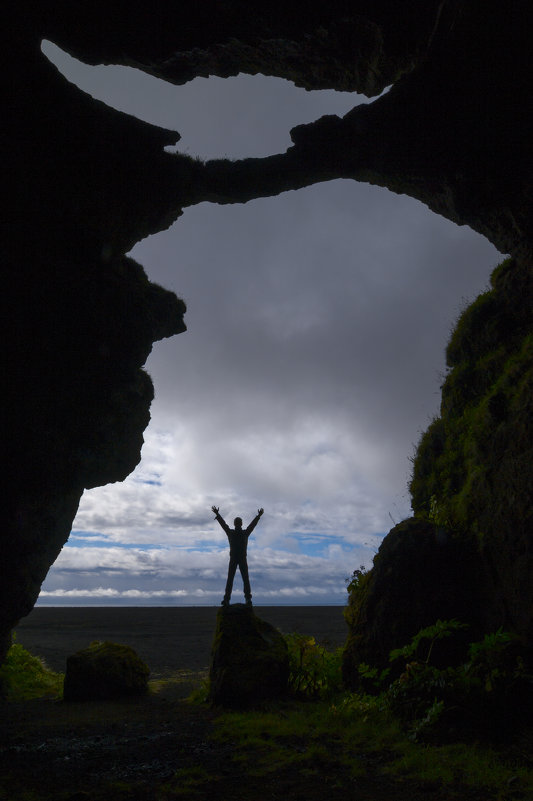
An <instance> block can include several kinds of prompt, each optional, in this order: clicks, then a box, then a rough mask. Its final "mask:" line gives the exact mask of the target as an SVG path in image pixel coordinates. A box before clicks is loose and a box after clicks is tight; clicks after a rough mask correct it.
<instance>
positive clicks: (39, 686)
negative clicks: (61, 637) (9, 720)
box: [0, 637, 64, 701]
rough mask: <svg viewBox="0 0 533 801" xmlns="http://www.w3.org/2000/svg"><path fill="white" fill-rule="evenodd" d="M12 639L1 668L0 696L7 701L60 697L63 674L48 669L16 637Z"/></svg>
mask: <svg viewBox="0 0 533 801" xmlns="http://www.w3.org/2000/svg"><path fill="white" fill-rule="evenodd" d="M13 639H14V642H13V645H12V646H11V648H10V649H9V651H8V653H7V656H6V659H5V661H4V663H3V664H2V666H1V667H0V695H2V696H4V697H5V698H7V699H8V700H10V701H26V700H29V699H31V698H42V697H51V698H60V697H61V695H62V693H63V679H64V675H63V674H62V673H54V671H52V670H49V669H48V668H47V667H46V665H45V663H44V661H43V660H42V659H40V658H39V657H38V656H33V655H32V654H30V652H29V651H27V650H26V649H25V648H23V647H22V645H20V644H19V643H17V642H16V640H15V637H14V638H13Z"/></svg>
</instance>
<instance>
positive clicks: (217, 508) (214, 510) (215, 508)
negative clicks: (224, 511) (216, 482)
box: [211, 506, 220, 515]
mask: <svg viewBox="0 0 533 801" xmlns="http://www.w3.org/2000/svg"><path fill="white" fill-rule="evenodd" d="M219 508H220V507H219V506H212V507H211V509H212V510H213V512H214V513H215V514H216V515H217V514H218V510H219Z"/></svg>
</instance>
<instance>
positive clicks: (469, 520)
mask: <svg viewBox="0 0 533 801" xmlns="http://www.w3.org/2000/svg"><path fill="white" fill-rule="evenodd" d="M446 356H447V364H448V373H447V376H446V379H445V381H444V384H443V386H442V404H441V415H440V417H438V418H437V419H435V420H434V421H433V423H432V424H431V426H430V427H429V428H428V430H427V431H426V433H425V434H424V435H423V437H422V439H421V441H420V443H419V445H418V448H417V452H416V456H415V459H414V464H413V475H412V480H411V483H410V490H411V494H412V505H413V510H414V513H415V518H414V519H412V520H407V521H405V522H404V523H402V524H400V525H399V526H396V527H395V528H394V529H393V530H392V531H391V532H390V533H389V534H388V536H387V537H386V538H385V540H384V542H383V544H382V546H381V548H380V549H379V552H378V554H377V556H376V558H375V559H374V566H373V568H372V570H371V571H370V573H368V574H367V575H366V576H364V579H362V580H361V581H360V582H359V586H357V587H354V589H353V592H352V594H351V598H350V604H349V607H348V612H347V619H348V622H349V625H350V631H351V634H350V639H349V642H348V647H347V650H346V655H345V675H346V677H347V680H348V682H351V683H355V682H356V678H355V677H356V666H357V664H358V663H359V662H367V663H371V664H372V663H378V664H385V663H386V661H387V657H388V653H389V651H390V650H391V649H392V648H396V647H399V646H401V645H402V644H405V643H406V642H408V641H409V640H410V639H411V637H412V636H413V635H414V634H416V632H417V631H418V630H419V629H420V628H423V627H425V626H428V625H431V624H432V623H434V622H435V621H436V620H437V619H439V618H440V619H450V618H458V619H460V620H462V621H465V622H468V624H469V625H470V633H469V636H470V639H471V640H474V639H475V637H476V635H481V634H483V633H487V632H490V631H493V630H496V629H497V628H499V627H500V626H502V627H504V628H505V629H508V630H511V631H513V632H515V633H516V634H518V635H519V636H520V638H521V640H522V642H523V643H524V645H526V647H527V648H530V647H531V645H532V640H533V581H532V576H533V270H532V269H531V267H529V266H528V265H526V264H523V263H522V264H520V263H516V262H515V261H513V260H512V259H508V260H506V261H505V262H503V264H501V265H500V266H499V267H498V268H497V269H496V270H495V271H494V273H493V275H492V279H491V287H490V289H488V290H487V291H486V292H485V293H483V294H482V295H481V296H480V297H479V298H477V300H476V301H474V303H472V304H471V305H470V306H469V307H468V308H467V309H466V310H465V311H464V312H463V314H462V315H461V317H460V318H459V321H458V323H457V326H456V328H455V330H454V331H453V333H452V336H451V339H450V342H449V344H448V347H447V351H446Z"/></svg>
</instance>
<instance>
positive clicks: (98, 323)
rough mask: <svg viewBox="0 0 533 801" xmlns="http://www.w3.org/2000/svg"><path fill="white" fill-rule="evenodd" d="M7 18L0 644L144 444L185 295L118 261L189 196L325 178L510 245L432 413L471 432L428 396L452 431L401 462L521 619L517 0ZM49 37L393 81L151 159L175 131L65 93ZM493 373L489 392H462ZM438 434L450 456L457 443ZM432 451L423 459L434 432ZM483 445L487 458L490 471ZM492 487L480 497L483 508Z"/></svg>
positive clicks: (148, 62) (140, 6) (247, 67)
mask: <svg viewBox="0 0 533 801" xmlns="http://www.w3.org/2000/svg"><path fill="white" fill-rule="evenodd" d="M4 28H5V30H6V36H5V37H4V43H3V55H4V62H5V63H6V64H8V65H9V80H8V81H7V82H6V83H7V90H6V96H5V100H4V111H5V114H4V119H3V123H4V124H3V128H2V136H3V141H2V146H3V147H2V151H3V153H4V154H6V165H5V170H4V176H3V177H4V181H5V184H4V187H3V189H4V198H5V199H6V203H5V206H6V208H5V210H4V215H3V223H4V227H3V236H2V239H1V240H0V255H1V258H2V267H3V284H2V301H3V303H4V310H3V316H4V318H5V319H6V320H7V324H8V336H7V337H5V339H4V340H3V356H4V365H3V374H2V376H3V379H4V384H3V393H4V396H5V397H6V399H7V402H6V409H7V412H6V414H5V421H6V422H7V425H6V426H5V428H6V429H7V430H6V431H5V435H4V440H5V445H4V454H5V455H6V457H7V458H6V463H7V465H8V474H9V479H8V482H7V502H6V504H5V506H4V520H3V526H2V530H1V533H0V537H1V540H0V543H1V553H2V560H1V564H2V581H1V582H0V659H1V658H2V653H3V649H5V646H6V643H7V639H8V635H9V630H10V628H11V627H12V626H13V625H14V624H15V623H16V621H17V620H18V619H19V618H20V617H21V616H22V615H24V614H26V613H27V612H28V611H29V610H30V609H31V607H32V605H33V603H34V602H35V600H36V598H37V595H38V592H39V588H40V584H41V582H42V580H43V579H44V577H45V575H46V572H47V570H48V569H49V567H50V565H51V564H52V563H53V561H54V559H55V558H56V556H57V554H58V552H59V550H60V548H61V546H62V544H63V543H64V542H65V541H66V539H67V537H68V533H69V529H70V525H71V522H72V520H73V517H74V515H75V512H76V508H77V504H78V501H79V498H80V495H81V493H82V491H83V489H84V488H85V487H92V486H96V485H98V484H105V483H106V482H109V481H116V480H120V479H123V478H124V477H125V476H126V475H127V474H128V472H129V471H130V470H132V469H133V467H134V465H135V464H136V462H137V460H138V459H139V451H140V445H141V443H142V432H143V429H144V427H145V426H146V424H147V422H148V419H149V405H150V400H151V396H152V388H151V383H150V380H149V378H148V377H147V376H146V375H145V374H144V373H143V372H142V366H143V364H144V361H145V359H146V356H147V354H148V353H149V351H150V348H151V346H152V343H153V342H154V341H155V340H157V339H159V338H161V337H165V336H171V335H173V334H175V333H179V332H180V331H183V330H184V323H183V312H184V306H183V304H182V303H181V302H180V301H178V299H177V298H176V297H175V296H173V295H171V294H170V293H168V292H165V291H164V290H162V289H159V288H156V287H153V286H152V285H151V284H150V283H149V281H147V279H146V277H145V276H144V274H143V272H142V269H141V268H139V266H138V265H135V264H133V263H132V262H131V261H129V260H127V259H126V258H125V253H127V252H128V251H129V250H130V248H131V247H132V246H133V245H134V244H135V243H136V242H137V241H139V240H140V239H142V238H143V237H146V236H148V235H150V234H153V233H156V232H157V231H161V230H164V229H165V228H167V227H168V226H169V225H170V224H171V223H173V222H174V221H175V220H176V219H177V218H178V217H179V216H180V214H181V212H182V209H183V208H184V207H186V206H190V205H193V204H195V203H200V202H202V201H209V202H215V203H240V202H246V201H248V200H250V199H252V198H256V197H263V196H267V195H276V194H279V193H280V192H283V191H286V190H289V189H298V188H299V187H303V186H307V185H310V184H312V183H316V182H319V181H325V180H331V179H334V178H345V179H352V180H358V181H366V182H369V183H372V184H376V185H379V186H384V187H387V188H388V189H390V190H391V191H393V192H397V193H405V194H408V195H410V196H412V197H414V198H417V199H419V200H420V201H422V202H423V203H425V204H426V205H427V206H429V207H430V208H431V209H433V210H434V211H435V212H437V213H439V214H442V215H444V216H446V217H447V218H448V219H450V220H453V221H455V222H457V223H459V224H467V225H469V226H471V227H472V228H473V229H474V230H476V231H478V232H480V233H482V234H483V235H485V236H486V237H487V238H488V239H490V241H491V242H493V243H494V244H495V245H496V246H497V247H498V248H499V249H500V250H501V252H502V253H509V254H512V256H513V257H514V258H515V259H516V260H517V261H516V264H515V265H514V266H513V267H512V268H511V267H509V268H507V269H506V271H504V272H502V275H501V278H498V281H497V282H496V283H497V285H498V287H496V286H495V290H494V292H495V293H496V294H498V293H500V294H501V293H504V292H505V291H507V292H508V301H507V311H506V312H505V314H504V315H503V316H502V317H501V319H500V317H499V312H498V314H496V317H497V318H498V320H499V322H498V323H497V324H496V322H494V326H495V327H494V330H492V328H491V324H490V323H487V325H486V326H485V327H486V330H487V336H489V334H490V336H489V340H490V345H489V346H488V347H487V349H486V351H483V353H484V354H485V355H484V356H480V357H479V358H480V359H485V363H484V364H480V365H477V362H476V363H475V364H474V363H470V362H471V361H472V360H471V359H470V357H469V356H468V354H467V350H468V341H469V338H468V337H466V338H463V342H462V344H459V340H460V339H461V338H460V337H459V340H458V341H457V342H456V343H455V345H454V346H452V349H451V351H450V358H451V359H452V360H456V362H457V366H456V367H454V371H453V373H451V374H450V377H449V381H448V382H447V388H446V390H445V401H444V404H445V406H446V404H447V406H446V408H448V407H449V408H450V410H451V408H452V407H453V405H454V404H455V407H456V409H457V408H458V407H457V404H465V403H466V406H465V407H464V414H465V421H466V419H467V417H468V420H469V421H470V422H469V423H468V425H471V426H472V428H473V429H476V431H477V432H478V433H477V434H476V433H475V432H473V433H469V432H468V431H467V430H466V429H465V428H464V426H463V423H461V422H460V418H461V415H463V411H454V412H453V414H452V412H451V411H450V415H451V416H450V418H449V420H448V418H447V417H446V415H447V414H448V412H446V411H445V409H444V407H443V421H446V420H448V422H444V423H440V424H435V426H434V427H433V429H432V432H431V434H428V439H427V440H425V442H424V443H423V444H422V446H421V449H420V457H419V464H420V465H422V462H423V461H424V460H426V462H427V469H421V468H420V469H419V467H418V466H417V469H416V476H415V481H414V483H413V492H414V494H415V507H416V508H417V510H418V511H419V512H420V513H425V514H426V515H427V514H428V513H431V514H434V515H435V514H436V515H437V516H438V517H439V518H441V517H442V516H450V517H451V518H453V520H454V521H455V522H456V523H457V525H458V526H459V524H460V525H461V527H462V528H461V531H463V529H464V530H465V531H468V532H470V533H471V534H472V536H473V534H474V533H475V535H476V537H477V539H476V542H478V543H480V546H479V547H480V548H481V549H482V550H483V553H484V554H487V555H490V559H492V560H493V562H494V564H493V565H492V568H491V569H492V570H493V576H494V579H493V583H494V587H496V586H497V585H498V590H497V592H498V593H499V594H498V598H499V599H500V604H501V608H502V609H504V610H507V611H505V614H508V615H509V616H510V618H509V619H512V620H513V621H515V620H516V621H518V620H519V617H518V609H519V606H520V598H521V597H527V598H530V596H529V595H527V586H526V585H527V582H528V580H529V573H528V572H527V571H528V570H529V561H528V559H529V554H530V551H529V550H528V546H527V542H528V540H527V527H528V520H530V517H529V518H528V517H527V516H526V515H525V512H524V510H525V509H526V506H527V502H526V501H525V500H521V499H525V498H526V496H527V493H528V492H530V485H528V484H527V478H526V475H527V469H524V470H521V469H519V468H518V467H516V468H515V466H516V465H520V460H522V461H525V462H526V463H527V458H528V457H527V448H523V449H522V450H521V449H520V448H521V446H519V445H518V444H516V443H515V440H523V441H524V442H527V438H528V437H529V438H530V431H531V429H530V428H528V425H529V424H528V415H529V411H528V409H529V410H530V407H529V406H528V404H529V403H530V399H531V391H530V390H531V380H530V378H529V379H528V378H527V375H526V372H525V371H523V369H522V366H523V364H524V363H525V360H527V358H528V357H527V353H528V351H527V350H526V348H527V347H528V344H527V341H526V338H525V334H524V336H522V335H521V334H519V330H518V329H519V327H520V325H522V323H519V322H518V318H519V319H520V320H523V317H524V315H522V316H521V317H519V315H518V312H517V309H518V308H519V307H520V303H521V302H522V299H523V297H525V290H524V289H523V288H521V287H522V285H521V284H520V281H523V282H525V283H524V286H525V284H527V279H526V275H527V265H530V264H531V258H532V255H533V214H532V213H531V198H532V197H533V160H532V159H531V142H532V141H533V81H532V80H531V77H532V76H531V56H530V52H531V30H532V29H533V5H532V4H531V3H530V0H512V2H511V3H508V4H506V6H505V9H502V8H501V6H498V5H490V4H487V3H486V2H485V0H408V2H402V3H398V2H397V0H350V2H347V1H346V0H331V2H328V3H322V4H320V5H314V4H311V6H310V5H309V3H308V2H304V0H294V1H293V2H290V3H287V2H281V0H279V2H278V0H276V2H267V3H265V2H264V0H234V1H233V2H227V3H222V2H218V0H199V2H196V3H189V4H184V3H177V2H175V0H151V2H147V1H145V0H139V2H135V3H131V2H126V1H125V0H114V1H113V2H110V1H109V0H93V1H92V2H79V3H72V2H70V1H69V0H47V2H41V3H37V4H33V5H32V6H31V7H30V6H29V5H28V4H24V3H8V4H7V6H6V9H5V14H4ZM44 38H47V39H49V40H51V41H53V42H55V43H56V44H58V45H59V46H61V47H62V48H64V49H65V50H67V51H68V52H70V53H71V54H72V55H74V56H76V57H77V58H80V59H81V60H83V61H86V62H87V63H91V64H100V63H105V64H109V63H114V64H123V65H128V66H135V67H137V68H138V69H142V70H144V71H146V72H148V73H150V74H152V75H155V76H157V77H159V78H162V79H164V80H167V81H170V82H174V83H184V82H186V81H188V80H190V79H192V78H193V77H195V76H197V75H203V76H207V75H220V76H223V77H224V76H228V75H233V74H236V73H238V72H239V71H242V72H247V73H250V74H255V73H258V72H260V73H263V74H267V75H276V76H279V77H284V78H288V79H290V80H293V81H295V82H296V83H297V84H298V85H300V86H305V87H306V88H336V89H343V90H350V91H359V92H362V93H365V94H366V95H367V96H368V97H376V96H378V95H380V93H381V92H382V91H383V90H384V89H385V88H386V87H387V86H391V87H392V88H391V89H390V91H388V92H387V93H385V94H382V95H380V96H379V97H377V99H376V100H375V101H373V102H372V103H368V104H361V105H358V106H356V107H355V108H354V109H353V110H352V111H350V112H349V113H348V114H346V115H345V116H344V117H343V118H342V119H341V118H339V117H336V116H328V117H323V118H321V119H320V120H317V121H316V122H314V123H310V124H309V125H302V126H299V127H298V128H296V129H294V130H293V131H292V132H291V139H292V143H293V144H292V145H291V147H289V148H288V150H287V151H286V153H281V154H273V155H271V156H269V157H267V158H264V159H245V160H242V161H236V162H227V161H213V162H208V163H205V164H204V163H202V162H195V161H193V160H191V159H189V158H187V157H185V156H183V155H176V154H174V155H171V154H169V153H167V152H165V147H166V146H167V145H173V144H175V143H176V142H177V141H178V140H179V134H178V133H177V132H175V131H168V130H163V129H160V128H157V127H155V126H151V125H147V124H145V123H142V122H139V121H138V120H135V119H133V118H131V117H128V116H127V115H125V114H120V113H119V112H116V111H114V110H113V109H110V108H108V107H107V106H105V105H104V104H102V103H98V102H97V101H94V100H93V99H92V98H90V97H89V96H88V95H86V94H84V93H83V92H81V91H79V90H78V89H77V88H76V87H74V86H72V85H71V84H69V83H68V82H67V81H66V80H65V79H64V78H63V77H62V76H61V75H60V74H59V73H58V72H57V70H56V69H55V68H54V67H53V66H52V65H51V64H50V63H49V62H48V61H47V59H46V58H45V57H44V56H43V54H42V52H41V49H40V45H41V42H42V40H43V39H44ZM428 269H430V265H428ZM511 274H512V275H513V276H514V277H511ZM520 276H522V277H521V278H520ZM504 286H506V287H507V290H504ZM514 295H516V298H515V300H514V301H513V299H512V298H513V296H514ZM518 296H520V297H518ZM487 302H488V301H487ZM491 302H496V301H495V300H494V299H493V300H492V301H491ZM482 306H483V303H481V304H480V307H479V314H480V315H481V317H483V314H482V313H481V307H482ZM491 308H492V307H491V306H490V303H489V305H488V306H487V308H486V309H485V317H483V320H485V322H486V320H487V318H488V317H491V319H492V316H493V315H492V312H491ZM477 313H478V312H476V314H477ZM524 314H525V313H524ZM517 315H518V316H517ZM471 322H472V323H474V322H475V325H474V328H475V330H476V332H477V331H478V328H480V327H481V328H483V326H481V321H480V326H478V323H477V318H476V320H475V321H474V319H473V320H472V321H471ZM491 332H492V333H491ZM498 337H501V338H502V342H501V343H500V346H498V345H497V344H496V341H497V338H498ZM470 339H471V338H470ZM475 341H476V342H477V340H475ZM478 344H479V345H480V346H482V342H479V343H478ZM500 348H503V350H501V351H500ZM522 348H523V349H524V350H523V351H522V350H521V349H522ZM529 348H531V341H529ZM476 352H477V351H476ZM529 353H531V350H529ZM513 354H514V355H513ZM520 354H522V355H520ZM469 359H470V361H469ZM476 359H477V357H476ZM454 364H455V361H454ZM455 371H457V372H455ZM485 371H486V372H487V373H491V371H492V374H493V375H494V379H493V383H497V382H500V384H499V385H498V388H497V389H495V390H494V392H492V390H491V391H490V392H489V391H488V390H486V391H485V390H483V392H484V394H478V395H477V396H476V397H478V400H477V401H474V400H471V399H470V398H471V395H470V394H469V393H474V395H475V393H476V392H478V390H479V387H478V384H479V382H480V381H481V380H482V377H483V375H484V372H485ZM461 375H463V379H461ZM453 376H455V378H454V377H453ZM528 381H529V384H528ZM462 384H464V386H463V385H462ZM491 386H492V384H491ZM515 390H516V391H515ZM528 393H529V395H528ZM485 396H486V401H484V400H483V398H484V397H485ZM472 397H473V396H472ZM452 419H453V420H454V422H452ZM439 425H440V429H439ZM443 425H444V426H445V428H444V429H443V428H442V426H443ZM464 425H466V422H465V424H464ZM446 426H448V428H446ZM452 429H453V432H457V434H458V436H460V438H461V442H462V443H463V445H464V447H465V448H466V451H465V454H464V456H457V454H455V455H453V452H452V451H453V449H452V447H451V445H450V443H451V440H452V438H453V432H452ZM439 430H440V433H439ZM483 431H484V432H485V433H482V432H483ZM488 431H491V432H493V433H494V436H492V433H491V436H490V437H488V435H486V432H488ZM510 439H512V440H513V443H514V444H513V445H512V446H510V449H509V440H510ZM530 441H531V439H529V442H530ZM439 442H442V448H443V453H442V459H441V461H440V462H439V463H438V464H437V463H435V464H434V463H433V462H434V461H435V460H434V459H433V457H431V456H430V454H431V453H432V452H433V451H434V446H433V445H431V443H433V444H434V445H435V444H437V445H438V443H439ZM469 449H470V450H469ZM424 454H425V456H424ZM485 457H486V461H485ZM500 457H501V458H500ZM498 460H499V463H500V462H501V464H499V468H498V470H496V469H495V468H492V467H491V468H490V469H489V468H488V467H487V466H486V465H487V464H491V465H492V464H495V463H496V462H497V461H498ZM437 461H438V460H437ZM526 468H527V464H526ZM441 477H442V479H443V480H444V482H445V483H444V486H441V483H440V479H441ZM528 486H529V490H528ZM489 492H492V493H493V497H494V502H493V503H492V504H491V505H490V506H489V507H485V506H484V503H483V501H484V499H486V498H487V495H488V494H489ZM496 496H497V497H498V498H499V500H498V501H496ZM517 499H518V500H517ZM498 504H499V505H498ZM517 504H518V505H517ZM496 507H497V508H496ZM488 508H490V510H491V511H490V512H489V511H488ZM520 510H522V511H520ZM498 520H499V521H501V524H498V525H497V521H498ZM491 521H492V522H493V523H494V524H493V525H492V527H491V525H490V524H491ZM458 530H459V529H458ZM507 542H509V543H510V545H509V548H508V547H507ZM519 544H520V545H519ZM498 554H501V558H500V557H499V556H498ZM508 554H509V556H508ZM398 558H399V557H398ZM488 560H489V557H488V556H487V559H486V560H485V563H487V564H488ZM382 561H383V560H382ZM491 564H492V563H491ZM526 577H527V578H526ZM501 582H503V588H501V587H500V586H499V583H501ZM383 586H386V585H383ZM513 592H514V593H515V597H514V600H513V598H512V597H511V596H512V593H513ZM523 593H526V595H525V596H523V595H522V594H523ZM397 612H398V614H399V615H401V614H402V611H401V608H399V609H398V610H397ZM505 614H504V613H502V614H501V615H500V617H502V616H503V617H502V619H503V618H505ZM505 619H506V618H505ZM517 625H518V623H517ZM526 625H527V620H526V618H525V617H524V619H523V620H522V622H521V623H520V626H521V627H522V629H524V627H525V626H526Z"/></svg>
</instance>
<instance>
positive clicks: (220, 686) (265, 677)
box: [209, 604, 289, 708]
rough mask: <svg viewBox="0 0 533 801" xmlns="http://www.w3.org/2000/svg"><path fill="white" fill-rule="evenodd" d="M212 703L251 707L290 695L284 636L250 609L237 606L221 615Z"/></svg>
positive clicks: (214, 650) (213, 666)
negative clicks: (288, 692)
mask: <svg viewBox="0 0 533 801" xmlns="http://www.w3.org/2000/svg"><path fill="white" fill-rule="evenodd" d="M209 678H210V696H209V698H210V701H211V703H213V704H215V705H217V706H225V707H232V708H249V707H254V706H257V705H260V704H261V703H263V702H264V701H268V700H271V699H275V698H280V697H282V696H283V695H285V694H286V692H287V686H288V681H289V655H288V649H287V644H286V642H285V640H284V638H283V636H282V635H281V633H280V632H279V631H278V630H277V629H276V628H274V626H272V625H271V624H270V623H267V622H266V621H264V620H261V619H260V618H258V617H257V615H255V614H254V611H253V609H252V608H250V607H246V606H243V605H242V604H235V605H233V606H229V607H227V608H225V609H221V610H220V611H219V613H218V615H217V625H216V630H215V637H214V640H213V646H212V651H211V668H210V674H209Z"/></svg>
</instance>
